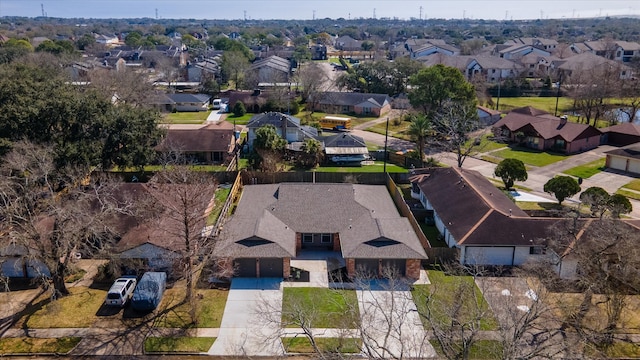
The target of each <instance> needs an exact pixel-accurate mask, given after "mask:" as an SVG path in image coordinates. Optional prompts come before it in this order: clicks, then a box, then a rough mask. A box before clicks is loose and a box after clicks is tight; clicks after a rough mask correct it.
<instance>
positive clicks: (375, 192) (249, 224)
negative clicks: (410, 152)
mask: <svg viewBox="0 0 640 360" xmlns="http://www.w3.org/2000/svg"><path fill="white" fill-rule="evenodd" d="M320 250H322V251H332V252H335V253H336V256H338V257H342V258H343V259H344V260H345V264H346V273H347V274H348V275H349V276H351V277H353V276H355V275H356V274H360V273H367V274H369V275H373V276H381V275H382V274H383V272H384V271H386V270H385V269H387V268H393V269H395V270H396V271H397V272H398V273H399V274H400V275H401V276H405V277H408V278H418V277H419V271H420V261H421V260H423V259H426V258H427V256H426V253H425V251H424V248H423V245H422V244H421V243H420V240H419V239H418V236H417V235H416V233H415V232H414V231H413V228H412V227H411V225H410V223H409V221H408V219H407V218H404V217H401V216H400V214H399V213H398V210H397V209H396V207H395V204H394V203H393V200H392V199H391V196H390V195H389V193H388V191H387V189H386V187H385V186H381V185H358V184H326V183H322V184H321V183H282V184H266V185H247V186H245V187H244V189H243V192H242V195H241V198H240V202H239V203H238V207H237V208H236V212H235V214H234V215H233V216H232V217H231V218H230V220H229V221H228V222H227V223H226V224H225V225H224V227H223V229H222V231H221V232H220V235H219V239H218V242H217V245H216V248H215V249H214V256H215V257H216V258H218V259H221V260H226V261H232V262H233V263H234V267H235V269H236V270H237V273H236V274H237V276H238V277H284V278H287V277H289V276H290V260H291V259H295V258H296V257H297V256H298V255H299V254H300V253H301V252H312V251H320Z"/></svg>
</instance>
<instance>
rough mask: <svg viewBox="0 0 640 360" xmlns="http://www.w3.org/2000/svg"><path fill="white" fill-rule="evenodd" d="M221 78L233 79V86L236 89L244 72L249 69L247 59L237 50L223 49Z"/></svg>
mask: <svg viewBox="0 0 640 360" xmlns="http://www.w3.org/2000/svg"><path fill="white" fill-rule="evenodd" d="M220 67H221V68H222V79H223V80H225V81H229V80H233V82H234V83H235V88H236V90H238V87H239V86H240V83H241V82H242V81H243V79H244V73H245V71H247V69H249V60H248V59H247V57H246V56H245V55H244V54H243V53H242V52H239V51H225V52H224V54H222V63H221V66H220Z"/></svg>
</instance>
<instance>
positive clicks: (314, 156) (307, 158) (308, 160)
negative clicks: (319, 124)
mask: <svg viewBox="0 0 640 360" xmlns="http://www.w3.org/2000/svg"><path fill="white" fill-rule="evenodd" d="M301 150H302V154H300V156H298V159H297V160H298V165H299V166H302V167H311V168H313V167H316V165H318V164H319V163H320V159H321V158H322V144H320V142H319V141H318V140H316V139H306V140H305V141H304V143H303V144H302V147H301Z"/></svg>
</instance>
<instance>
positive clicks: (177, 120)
mask: <svg viewBox="0 0 640 360" xmlns="http://www.w3.org/2000/svg"><path fill="white" fill-rule="evenodd" d="M210 113H211V111H188V112H174V113H168V114H166V115H164V118H163V119H162V122H164V123H169V124H202V123H203V122H205V120H207V117H208V116H209V114H210Z"/></svg>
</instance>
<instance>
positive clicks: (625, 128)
mask: <svg viewBox="0 0 640 360" xmlns="http://www.w3.org/2000/svg"><path fill="white" fill-rule="evenodd" d="M600 131H601V132H602V137H603V141H602V142H603V143H606V144H609V145H615V146H627V145H631V144H635V143H638V142H640V125H637V124H633V123H628V122H627V123H622V124H618V125H614V126H609V127H606V128H602V129H600Z"/></svg>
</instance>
